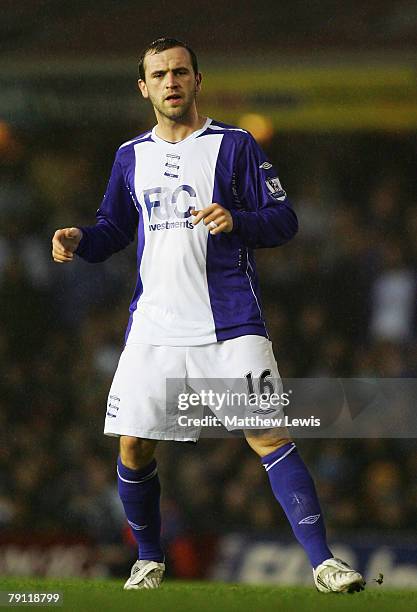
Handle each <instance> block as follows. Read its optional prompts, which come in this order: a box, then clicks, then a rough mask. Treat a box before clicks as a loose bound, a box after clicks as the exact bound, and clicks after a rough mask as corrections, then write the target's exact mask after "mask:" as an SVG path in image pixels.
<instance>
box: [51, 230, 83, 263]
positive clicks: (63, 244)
mask: <svg viewBox="0 0 417 612" xmlns="http://www.w3.org/2000/svg"><path fill="white" fill-rule="evenodd" d="M82 237H83V233H82V231H81V230H80V229H78V227H66V228H65V229H59V230H56V232H55V234H54V236H53V238H52V258H53V260H54V261H56V262H57V263H67V262H69V261H72V260H73V259H74V251H76V250H77V247H78V245H79V244H80V240H81V238H82Z"/></svg>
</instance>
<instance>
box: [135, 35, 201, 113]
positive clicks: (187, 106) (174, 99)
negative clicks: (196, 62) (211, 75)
mask: <svg viewBox="0 0 417 612" xmlns="http://www.w3.org/2000/svg"><path fill="white" fill-rule="evenodd" d="M144 69H145V78H146V81H143V80H141V79H139V81H138V85H139V89H140V91H141V92H142V95H143V97H144V98H146V99H149V100H150V101H151V103H152V105H153V107H154V109H155V113H156V116H157V118H158V116H163V117H167V118H168V119H171V120H173V121H178V120H180V119H182V118H184V117H186V116H187V115H188V114H189V113H190V111H191V110H192V108H193V106H195V98H196V94H197V92H198V91H200V87H201V74H200V73H198V74H194V70H193V66H192V64H191V57H190V54H189V53H188V51H187V49H184V48H183V47H173V48H172V49H167V50H166V51H162V52H161V53H149V54H148V55H146V57H145V62H144Z"/></svg>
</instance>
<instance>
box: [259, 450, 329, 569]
mask: <svg viewBox="0 0 417 612" xmlns="http://www.w3.org/2000/svg"><path fill="white" fill-rule="evenodd" d="M262 463H263V465H264V468H265V470H266V472H267V474H268V477H269V481H270V483H271V487H272V491H273V493H274V495H275V497H276V499H277V500H278V501H279V503H280V504H281V506H282V508H283V510H284V512H285V514H286V515H287V518H288V520H289V522H290V524H291V527H292V530H293V532H294V535H295V537H296V538H297V540H298V541H299V542H300V544H301V546H302V547H303V548H304V550H305V552H306V554H307V556H308V558H309V559H310V563H311V565H312V566H313V567H314V568H315V567H317V566H318V565H320V563H322V562H323V561H324V560H325V559H329V558H330V557H333V555H332V553H331V552H330V550H329V548H328V546H327V542H326V529H325V526H324V521H323V515H322V512H321V508H320V504H319V500H318V498H317V493H316V489H315V487H314V483H313V479H312V478H311V476H310V473H309V472H308V470H307V468H306V466H305V464H304V462H303V460H302V459H301V457H300V455H299V454H298V451H297V448H296V446H295V444H294V442H289V443H288V444H285V446H281V448H278V449H277V450H275V451H274V452H272V453H270V454H269V455H266V456H265V457H262Z"/></svg>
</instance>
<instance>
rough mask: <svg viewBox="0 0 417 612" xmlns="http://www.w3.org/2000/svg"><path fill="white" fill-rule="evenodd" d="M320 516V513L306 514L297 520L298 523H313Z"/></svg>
mask: <svg viewBox="0 0 417 612" xmlns="http://www.w3.org/2000/svg"><path fill="white" fill-rule="evenodd" d="M319 518H320V514H312V515H311V516H306V517H305V518H303V519H301V521H298V524H299V525H314V523H317V521H318V520H319Z"/></svg>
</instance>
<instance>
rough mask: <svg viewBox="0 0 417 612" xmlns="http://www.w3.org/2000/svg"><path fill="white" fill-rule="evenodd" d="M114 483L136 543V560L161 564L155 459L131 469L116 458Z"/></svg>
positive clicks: (162, 557) (159, 515)
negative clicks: (115, 480)
mask: <svg viewBox="0 0 417 612" xmlns="http://www.w3.org/2000/svg"><path fill="white" fill-rule="evenodd" d="M117 483H118V489H119V496H120V499H121V501H122V504H123V507H124V510H125V514H126V518H127V522H128V523H129V525H130V527H131V529H132V533H133V535H134V537H135V540H136V542H137V544H138V548H139V556H138V559H146V560H150V561H158V562H160V563H162V562H163V560H164V553H163V550H162V548H161V514H160V510H159V499H160V495H161V486H160V484H159V478H158V470H157V467H156V461H155V459H153V460H152V461H151V463H149V464H148V465H147V466H146V467H144V468H142V469H140V470H132V469H130V468H128V467H126V466H125V465H123V463H122V461H121V459H120V457H118V459H117Z"/></svg>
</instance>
